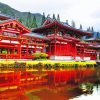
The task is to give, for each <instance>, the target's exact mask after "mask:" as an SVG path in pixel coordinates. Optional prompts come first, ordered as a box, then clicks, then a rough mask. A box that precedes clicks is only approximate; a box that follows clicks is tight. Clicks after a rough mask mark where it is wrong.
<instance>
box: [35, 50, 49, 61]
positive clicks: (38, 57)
mask: <svg viewBox="0 0 100 100" xmlns="http://www.w3.org/2000/svg"><path fill="white" fill-rule="evenodd" d="M33 56H34V58H35V59H36V60H37V59H47V57H48V54H46V53H40V52H37V53H34V54H33Z"/></svg>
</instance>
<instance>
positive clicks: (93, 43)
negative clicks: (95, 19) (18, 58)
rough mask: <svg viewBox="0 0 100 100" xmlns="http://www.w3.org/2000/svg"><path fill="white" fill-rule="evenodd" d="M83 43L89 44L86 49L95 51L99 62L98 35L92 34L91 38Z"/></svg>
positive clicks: (99, 37) (99, 41)
mask: <svg viewBox="0 0 100 100" xmlns="http://www.w3.org/2000/svg"><path fill="white" fill-rule="evenodd" d="M85 41H86V42H88V43H89V46H88V48H90V49H94V50H96V55H97V60H100V33H99V32H94V35H93V37H92V38H88V39H85Z"/></svg>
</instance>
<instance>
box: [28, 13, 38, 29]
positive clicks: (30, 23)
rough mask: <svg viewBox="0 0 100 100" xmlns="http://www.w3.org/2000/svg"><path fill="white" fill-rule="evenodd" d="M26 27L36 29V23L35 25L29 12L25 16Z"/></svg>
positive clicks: (34, 20)
mask: <svg viewBox="0 0 100 100" xmlns="http://www.w3.org/2000/svg"><path fill="white" fill-rule="evenodd" d="M26 26H27V27H28V28H30V29H31V28H36V27H37V23H36V17H35V16H32V14H31V13H30V12H28V14H27V18H26Z"/></svg>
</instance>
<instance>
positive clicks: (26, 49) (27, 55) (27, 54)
mask: <svg viewBox="0 0 100 100" xmlns="http://www.w3.org/2000/svg"><path fill="white" fill-rule="evenodd" d="M26 55H27V56H28V45H27V46H26Z"/></svg>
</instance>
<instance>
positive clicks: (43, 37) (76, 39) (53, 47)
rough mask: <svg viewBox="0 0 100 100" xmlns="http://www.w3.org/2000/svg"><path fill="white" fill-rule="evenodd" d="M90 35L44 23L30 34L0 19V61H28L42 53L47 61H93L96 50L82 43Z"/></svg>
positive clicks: (61, 25) (14, 22)
mask: <svg viewBox="0 0 100 100" xmlns="http://www.w3.org/2000/svg"><path fill="white" fill-rule="evenodd" d="M91 34H92V33H91V32H87V31H83V30H79V29H76V28H73V27H71V26H70V25H68V24H65V23H61V22H59V21H57V20H51V19H47V20H46V21H45V22H44V24H43V26H42V27H40V28H36V29H34V30H33V31H32V32H31V30H30V29H28V28H26V27H25V26H24V25H23V24H22V23H20V22H19V21H17V20H15V19H10V18H9V17H7V16H3V15H0V59H32V58H33V55H32V54H33V53H35V52H45V53H47V54H48V55H49V58H50V59H51V60H95V59H96V50H94V49H93V48H89V44H88V43H85V42H84V41H82V37H83V36H91Z"/></svg>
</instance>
